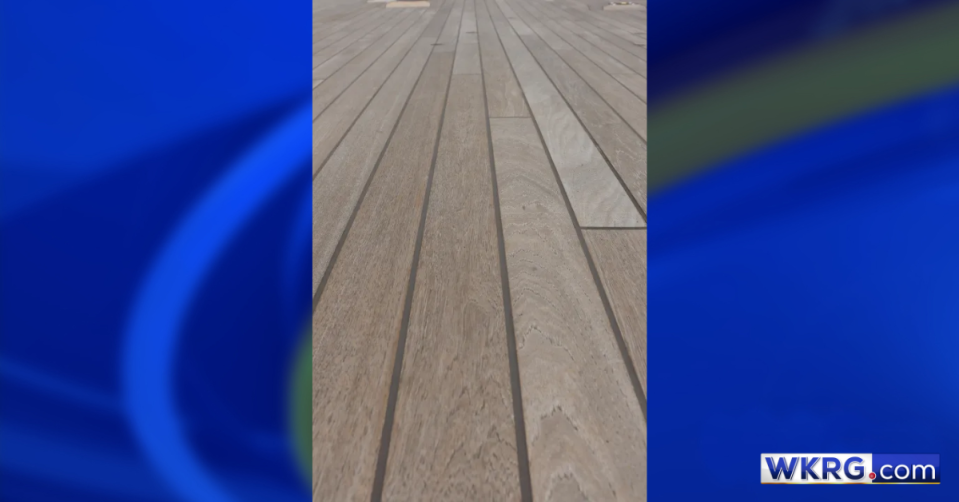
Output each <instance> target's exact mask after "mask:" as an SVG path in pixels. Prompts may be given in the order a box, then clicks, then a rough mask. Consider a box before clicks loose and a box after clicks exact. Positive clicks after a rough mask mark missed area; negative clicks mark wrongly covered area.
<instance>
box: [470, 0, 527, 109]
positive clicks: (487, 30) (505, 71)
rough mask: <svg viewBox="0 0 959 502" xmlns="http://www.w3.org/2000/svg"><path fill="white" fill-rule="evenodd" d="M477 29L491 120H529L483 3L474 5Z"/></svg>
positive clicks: (516, 83) (520, 92) (524, 102)
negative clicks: (521, 118) (492, 118)
mask: <svg viewBox="0 0 959 502" xmlns="http://www.w3.org/2000/svg"><path fill="white" fill-rule="evenodd" d="M476 26H477V32H478V34H479V45H480V53H481V55H482V58H481V59H482V64H481V66H482V69H483V79H484V81H485V82H486V100H487V105H488V106H489V116H490V117H529V111H528V110H527V109H526V100H525V99H524V98H523V91H522V90H521V89H520V87H519V82H517V81H516V76H515V75H513V71H512V70H511V69H510V67H509V61H508V60H507V59H506V53H505V52H504V51H503V46H502V45H500V42H499V37H498V36H497V35H496V31H495V30H494V29H493V21H492V20H491V19H490V16H489V11H487V9H486V4H485V3H484V2H483V1H482V0H480V1H478V2H476Z"/></svg>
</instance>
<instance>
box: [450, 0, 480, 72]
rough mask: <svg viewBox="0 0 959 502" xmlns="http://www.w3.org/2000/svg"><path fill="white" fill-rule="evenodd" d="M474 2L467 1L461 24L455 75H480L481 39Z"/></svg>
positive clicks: (454, 67)
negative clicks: (479, 37)
mask: <svg viewBox="0 0 959 502" xmlns="http://www.w3.org/2000/svg"><path fill="white" fill-rule="evenodd" d="M473 2H474V0H466V3H465V5H464V8H463V19H462V21H461V23H460V33H459V41H458V42H457V45H456V60H455V62H454V63H453V75H479V74H480V61H479V39H478V38H477V36H476V12H475V10H474V7H473Z"/></svg>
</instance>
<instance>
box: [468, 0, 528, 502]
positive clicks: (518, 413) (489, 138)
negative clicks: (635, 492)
mask: <svg viewBox="0 0 959 502" xmlns="http://www.w3.org/2000/svg"><path fill="white" fill-rule="evenodd" d="M478 1H482V0H474V3H473V11H474V12H475V11H476V2H478ZM486 15H487V16H489V8H488V7H486ZM477 23H478V21H477ZM492 24H493V19H492V17H490V25H492ZM478 26H479V25H478V24H477V31H479V29H478ZM494 30H495V27H494ZM496 39H497V41H498V40H499V34H498V33H497V34H496ZM504 56H505V49H504ZM506 59H507V61H508V60H509V58H508V57H507V58H506ZM479 60H480V77H481V80H482V83H483V106H484V107H485V110H484V116H485V118H486V142H487V147H488V149H489V165H490V176H492V178H493V211H494V214H495V217H496V239H497V246H498V248H499V263H500V267H499V269H500V270H499V273H500V280H501V282H502V288H503V313H504V316H503V317H504V318H505V319H506V347H507V353H508V357H509V373H510V374H509V377H510V378H509V379H510V387H511V390H512V395H513V427H514V429H515V432H516V460H517V467H518V469H519V487H520V500H522V501H523V502H532V501H533V482H532V479H531V477H530V471H529V450H528V448H527V445H526V419H525V417H524V413H523V392H522V385H521V381H520V375H519V353H518V349H517V347H516V328H515V325H514V321H513V299H512V295H511V293H510V289H509V267H508V266H507V263H506V238H505V236H504V233H503V217H502V214H501V212H500V199H499V182H498V181H497V178H496V158H495V156H494V154H493V131H492V127H491V125H490V116H489V100H488V98H487V96H486V71H485V68H484V67H483V47H482V44H480V46H479ZM510 71H512V68H510ZM513 76H514V77H515V76H516V75H515V74H514V75H513ZM523 96H524V97H523V99H524V104H525V99H526V98H525V94H524V95H523ZM527 106H528V105H527ZM517 118H529V117H517Z"/></svg>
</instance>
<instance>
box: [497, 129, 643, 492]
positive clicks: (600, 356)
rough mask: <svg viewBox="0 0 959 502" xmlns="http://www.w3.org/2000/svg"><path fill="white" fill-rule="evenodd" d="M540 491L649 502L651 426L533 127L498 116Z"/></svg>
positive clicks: (506, 224)
mask: <svg viewBox="0 0 959 502" xmlns="http://www.w3.org/2000/svg"><path fill="white" fill-rule="evenodd" d="M491 127H492V139H493V152H494V157H495V162H496V175H497V182H498V184H499V193H500V204H501V213H502V219H503V231H504V238H505V244H506V260H507V267H508V270H509V287H510V292H511V296H512V304H513V313H514V320H515V332H516V340H517V351H518V356H519V368H520V380H521V385H522V389H523V410H524V415H525V419H526V433H527V444H528V449H529V458H530V474H531V478H532V485H533V495H534V499H536V500H603V501H605V500H628V501H637V500H639V501H642V500H646V482H645V475H644V473H645V472H646V423H645V419H644V417H643V413H642V409H641V408H640V405H639V402H638V400H637V399H636V395H635V394H634V391H633V388H632V383H631V382H630V379H629V376H628V374H627V371H626V367H625V363H624V362H623V359H622V355H621V353H620V351H619V348H618V345H617V343H616V340H615V336H614V334H613V332H612V328H611V326H610V323H609V318H608V317H607V314H606V311H605V308H604V307H603V304H602V300H601V298H600V296H599V290H598V287H597V285H596V283H595V281H594V278H593V276H592V274H591V272H590V269H589V265H588V262H587V261H586V256H585V254H584V252H583V247H582V244H581V242H580V241H579V237H578V235H577V233H576V229H575V227H574V225H573V222H572V221H571V216H570V214H569V212H568V210H567V207H566V205H565V203H564V200H563V197H562V193H561V191H560V188H559V185H558V184H557V181H556V179H555V177H554V175H553V172H552V170H551V169H550V166H549V163H548V159H547V157H546V155H545V152H544V151H543V147H542V144H541V143H540V140H539V137H538V136H537V133H536V130H535V128H534V126H533V123H532V122H531V121H529V120H526V119H492V120H491Z"/></svg>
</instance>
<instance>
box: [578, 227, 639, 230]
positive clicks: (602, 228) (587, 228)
mask: <svg viewBox="0 0 959 502" xmlns="http://www.w3.org/2000/svg"><path fill="white" fill-rule="evenodd" d="M579 228H581V229H583V230H633V231H635V230H646V227H579Z"/></svg>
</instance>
